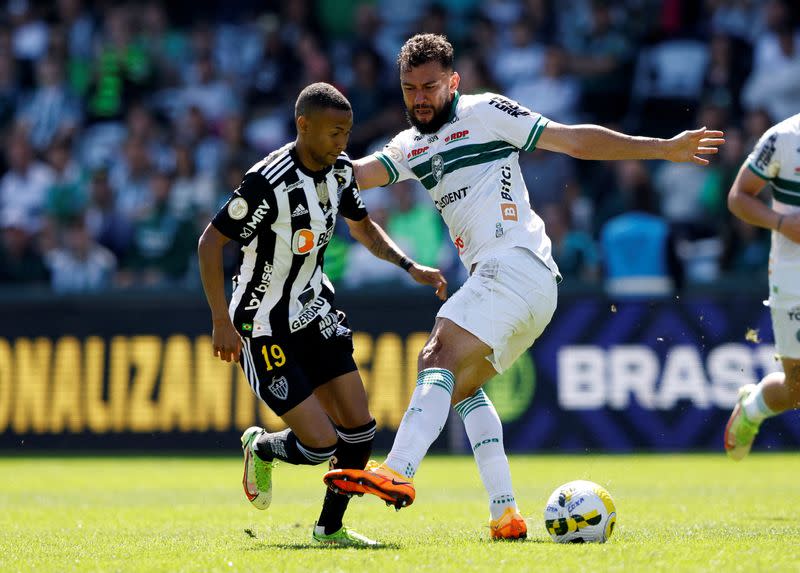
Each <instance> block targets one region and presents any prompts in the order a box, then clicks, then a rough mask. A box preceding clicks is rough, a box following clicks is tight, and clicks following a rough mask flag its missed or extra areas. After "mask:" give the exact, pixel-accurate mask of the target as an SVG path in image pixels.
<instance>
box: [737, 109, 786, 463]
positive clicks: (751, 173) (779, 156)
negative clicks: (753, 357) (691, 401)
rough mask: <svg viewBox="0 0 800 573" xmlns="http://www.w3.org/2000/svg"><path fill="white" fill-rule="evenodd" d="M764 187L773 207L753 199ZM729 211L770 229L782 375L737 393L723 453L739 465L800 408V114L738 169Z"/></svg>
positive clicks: (774, 325) (771, 294)
mask: <svg viewBox="0 0 800 573" xmlns="http://www.w3.org/2000/svg"><path fill="white" fill-rule="evenodd" d="M765 187H769V188H770V189H771V191H772V206H771V207H770V206H769V205H767V204H765V203H764V202H762V201H760V200H759V199H757V198H756V195H758V193H759V192H761V191H762V190H763V189H764V188H765ZM728 207H729V208H730V210H731V212H732V213H733V214H734V215H736V216H737V217H739V218H740V219H741V220H742V221H744V222H745V223H749V224H751V225H755V226H757V227H764V228H765V229H772V248H771V249H770V258H769V306H770V310H771V311H772V330H773V332H774V334H775V347H776V349H777V351H778V355H779V356H780V358H781V363H782V365H783V372H773V373H772V374H768V375H767V376H765V377H764V379H763V380H761V382H759V383H758V385H755V384H748V385H746V386H743V387H742V388H740V389H739V400H738V401H737V403H736V406H735V407H734V408H733V413H732V414H731V417H730V419H729V420H728V425H727V427H726V428H725V450H726V451H727V452H728V456H730V457H731V458H733V459H734V460H741V459H742V458H743V457H745V456H746V455H747V454H748V453H749V452H750V447H751V446H752V445H753V440H754V439H755V437H756V434H757V433H758V428H759V426H760V425H761V422H763V421H764V420H765V419H766V418H769V417H771V416H775V415H777V414H780V413H781V412H785V411H786V410H792V409H796V408H798V407H800V114H797V115H794V116H792V117H790V118H789V119H786V120H784V121H782V122H781V123H779V124H777V125H775V126H773V127H771V128H770V129H768V130H767V132H766V133H765V134H764V135H763V136H761V139H760V140H759V142H758V144H757V145H756V147H755V149H753V151H752V153H750V156H749V157H748V158H747V159H746V160H745V162H744V164H743V165H742V167H741V169H739V175H738V176H737V177H736V180H735V181H734V182H733V186H732V187H731V190H730V193H729V194H728Z"/></svg>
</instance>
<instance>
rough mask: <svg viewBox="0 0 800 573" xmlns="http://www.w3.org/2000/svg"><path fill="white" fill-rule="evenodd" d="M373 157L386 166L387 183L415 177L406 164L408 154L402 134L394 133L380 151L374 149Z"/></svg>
mask: <svg viewBox="0 0 800 573" xmlns="http://www.w3.org/2000/svg"><path fill="white" fill-rule="evenodd" d="M374 157H375V158H376V159H377V160H378V161H380V162H381V163H383V166H384V167H386V172H387V173H388V174H389V183H387V185H391V184H392V183H397V182H398V181H404V180H405V179H416V178H417V176H416V175H414V172H413V171H412V170H411V167H409V165H408V155H407V151H406V149H405V145H403V141H402V134H398V135H396V136H395V137H394V139H392V140H391V141H390V142H389V143H387V144H386V146H385V147H384V148H383V149H382V150H381V151H376V152H375V153H374Z"/></svg>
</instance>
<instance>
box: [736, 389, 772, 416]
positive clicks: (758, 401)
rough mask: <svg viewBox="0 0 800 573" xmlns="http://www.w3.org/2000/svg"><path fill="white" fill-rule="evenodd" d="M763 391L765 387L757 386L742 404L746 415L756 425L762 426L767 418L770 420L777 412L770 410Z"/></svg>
mask: <svg viewBox="0 0 800 573" xmlns="http://www.w3.org/2000/svg"><path fill="white" fill-rule="evenodd" d="M763 389H764V387H763V386H762V385H761V384H759V385H758V386H756V389H755V390H753V391H752V392H750V395H749V396H748V397H747V398H745V399H744V401H743V402H742V408H743V409H744V415H745V416H746V417H747V419H748V420H750V421H751V422H753V423H754V424H760V423H761V422H763V421H764V420H765V419H766V418H770V417H772V416H774V415H775V412H773V411H772V410H770V409H769V408H768V407H767V404H766V403H765V402H764V395H763V393H762V391H763Z"/></svg>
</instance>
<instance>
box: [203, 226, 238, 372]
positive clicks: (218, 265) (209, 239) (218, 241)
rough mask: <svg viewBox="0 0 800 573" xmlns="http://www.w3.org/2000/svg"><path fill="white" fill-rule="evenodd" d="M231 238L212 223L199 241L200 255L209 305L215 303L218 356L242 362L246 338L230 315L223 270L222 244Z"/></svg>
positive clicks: (215, 336)
mask: <svg viewBox="0 0 800 573" xmlns="http://www.w3.org/2000/svg"><path fill="white" fill-rule="evenodd" d="M228 241H229V239H228V238H227V237H226V236H225V235H223V234H222V233H220V232H219V231H218V230H217V229H216V228H215V227H214V225H212V224H210V223H209V224H208V226H207V227H206V230H205V231H203V234H202V235H201V236H200V241H199V242H198V244H197V256H198V260H199V263H200V279H201V280H202V282H203V290H204V291H205V293H206V300H207V301H208V306H209V307H211V320H212V322H213V331H212V334H211V340H212V344H213V346H214V356H219V357H220V359H222V360H224V361H225V362H230V361H231V360H233V361H236V362H238V361H239V353H240V351H241V349H242V340H241V338H240V337H239V333H238V332H236V328H235V327H234V326H233V323H232V322H231V319H230V316H229V315H228V304H227V300H226V299H225V286H224V285H225V276H224V273H223V270H222V247H224V246H225V243H227V242H228Z"/></svg>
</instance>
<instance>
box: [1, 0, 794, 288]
mask: <svg viewBox="0 0 800 573" xmlns="http://www.w3.org/2000/svg"><path fill="white" fill-rule="evenodd" d="M798 24H800V5H799V4H798V3H796V2H788V1H781V0H766V1H757V0H705V1H702V0H663V1H655V0H625V1H616V2H611V1H604V0H558V1H557V2H556V1H554V0H550V1H548V0H487V1H477V0H449V1H448V0H445V1H441V0H440V1H437V2H429V1H427V0H405V1H404V2H402V3H398V2H396V1H395V0H374V1H372V2H363V1H359V0H317V1H316V2H315V1H312V0H292V1H291V2H256V1H249V2H248V1H243V0H240V1H235V0H227V1H226V2H219V3H210V2H199V1H193V2H188V1H185V0H181V1H169V2H167V1H166V0H164V1H146V2H131V3H120V2H109V1H95V2H89V1H86V2H81V1H80V0H56V1H46V2H45V1H42V2H35V1H33V0H9V1H8V2H6V3H5V5H4V8H3V12H2V14H0V138H2V141H3V146H2V153H0V173H2V177H0V229H1V232H0V290H2V289H5V290H6V291H7V292H19V291H20V287H22V288H24V289H28V288H30V287H37V288H41V289H52V290H53V291H55V292H58V293H67V292H89V291H93V292H97V291H105V290H109V289H142V288H153V289H159V288H171V289H174V288H187V289H199V288H200V284H199V276H198V273H197V270H196V267H197V263H196V254H195V247H196V242H197V237H198V236H199V234H200V233H201V232H202V229H203V227H204V226H205V224H206V223H207V222H208V220H209V219H210V217H211V216H212V215H213V213H214V212H215V211H216V210H217V209H218V208H219V206H220V205H221V204H222V203H223V202H224V201H225V198H226V197H227V195H228V194H229V193H230V192H231V191H232V190H233V189H235V188H236V187H237V186H238V183H239V181H240V179H241V178H242V176H243V174H244V173H245V171H247V169H248V168H249V167H250V166H251V165H252V164H253V163H254V162H256V161H258V160H259V159H260V158H261V157H263V156H264V155H266V154H267V153H269V152H270V151H271V150H273V149H275V148H277V147H279V146H280V145H282V144H283V143H285V142H287V141H289V140H291V139H293V138H294V125H293V104H294V100H295V98H296V96H297V93H298V92H299V91H300V89H302V87H304V86H305V85H307V84H309V83H311V82H316V81H326V82H330V83H332V84H334V85H336V86H337V87H339V88H340V89H341V90H342V91H343V92H344V93H345V95H346V96H347V97H348V98H349V99H350V101H351V103H352V105H353V110H354V116H355V117H354V120H355V125H354V128H353V133H352V137H351V140H350V146H349V148H348V152H349V153H350V155H351V157H354V158H357V157H361V156H362V155H363V154H365V153H370V152H372V151H374V150H376V149H378V148H380V147H382V146H383V144H384V143H385V142H386V141H387V140H388V139H389V138H390V137H391V136H392V135H393V134H394V133H396V132H398V131H400V130H402V129H405V127H406V124H405V119H404V114H403V107H402V99H401V94H400V89H399V85H398V76H397V69H396V64H395V57H396V54H397V51H398V49H399V47H400V46H401V45H402V43H403V41H404V40H405V39H406V38H407V37H408V36H409V35H410V34H413V33H415V32H423V31H424V32H437V33H444V34H447V35H448V37H449V38H450V39H451V41H452V42H453V44H454V45H455V48H456V56H457V59H456V64H455V68H456V70H457V71H458V72H459V74H460V75H461V92H462V93H479V92H482V91H497V92H501V93H503V94H505V95H507V96H508V97H511V98H513V99H516V100H518V101H520V102H521V103H522V104H524V105H527V106H529V107H531V108H532V109H534V110H536V111H538V112H540V113H542V114H543V115H545V116H547V117H549V118H551V119H553V120H555V121H559V122H564V123H581V122H592V123H600V124H602V125H605V126H608V127H612V128H616V129H621V130H624V131H627V132H629V133H634V134H646V135H654V136H663V137H670V136H672V135H675V134H676V133H678V132H679V131H681V130H683V129H689V128H693V127H700V126H707V127H709V128H713V129H723V130H724V131H725V132H726V139H727V144H726V145H725V146H724V147H723V148H722V151H721V153H720V155H719V156H718V157H716V158H714V159H713V161H712V165H711V166H710V167H706V168H702V167H698V166H695V165H692V164H673V163H667V162H632V161H623V162H579V161H575V160H573V159H571V158H569V157H566V156H562V155H558V154H552V153H548V152H545V151H536V152H534V153H531V154H522V155H521V156H520V161H521V165H522V169H523V173H524V175H525V179H526V181H527V184H528V189H529V191H530V199H531V204H532V205H533V207H534V209H535V210H536V211H537V212H538V213H539V214H540V215H541V216H542V217H543V218H544V220H545V222H546V225H547V231H548V233H549V235H550V237H551V238H552V240H553V244H554V254H555V258H556V260H557V262H558V264H559V266H560V267H561V269H562V272H563V274H564V276H565V278H566V279H567V280H566V281H565V283H564V286H565V288H583V287H586V288H597V289H599V288H606V289H608V290H609V291H610V292H612V293H613V292H617V293H622V294H625V293H629V294H631V293H632V294H636V291H637V289H638V290H639V291H640V293H641V294H664V293H671V292H674V289H676V288H677V289H703V288H720V287H721V286H724V285H725V284H729V285H730V284H733V285H737V286H738V285H743V286H752V285H753V284H756V285H758V284H761V282H763V281H766V263H767V258H768V252H769V233H768V232H767V231H764V230H760V229H755V228H752V227H749V226H747V225H744V224H742V223H740V222H739V221H737V220H736V219H735V218H733V217H732V216H731V215H730V214H729V213H728V212H727V209H726V204H725V201H726V195H727V191H728V189H729V188H730V184H731V183H732V181H733V179H734V177H735V175H736V173H737V170H738V168H739V165H740V164H741V162H742V160H743V159H744V158H745V157H746V155H747V153H748V152H749V150H750V149H751V148H752V146H753V145H754V143H755V142H756V140H757V139H758V137H759V136H760V135H761V134H762V133H763V132H764V131H765V130H766V129H767V128H768V127H769V126H770V125H772V124H773V123H776V122H777V121H780V120H782V119H785V118H786V117H789V116H790V115H793V114H795V113H798V112H800V27H799V26H798ZM364 197H365V200H366V202H367V205H368V207H369V208H370V211H371V214H372V216H373V218H374V219H376V220H377V221H378V222H379V223H380V224H382V225H383V226H384V227H385V228H387V230H388V231H389V233H390V234H391V235H392V236H393V237H394V238H395V239H396V240H397V242H398V243H399V244H400V245H401V246H402V247H403V248H404V249H406V250H407V252H409V254H410V255H412V256H413V257H414V258H415V259H417V260H418V261H419V262H421V263H424V264H428V265H436V266H440V267H441V268H443V269H445V270H446V271H447V273H448V274H449V275H450V276H451V277H452V278H453V280H454V281H456V282H458V279H459V278H462V277H463V273H464V271H463V269H461V268H460V264H459V262H458V260H457V257H456V254H455V249H454V248H453V247H452V246H451V245H450V242H449V238H448V236H447V232H446V229H444V227H443V224H442V222H441V220H440V218H439V216H438V214H437V213H436V211H435V209H434V207H433V205H432V202H431V200H430V199H429V197H428V196H427V193H425V192H424V190H423V189H422V188H421V187H419V186H418V185H417V184H415V183H411V182H404V183H400V184H397V185H395V186H393V187H391V188H389V189H384V190H372V191H366V192H365V193H364ZM765 199H766V197H765ZM235 251H236V249H231V252H230V253H229V254H228V261H227V265H228V268H229V270H230V271H233V269H234V268H235V266H236V263H237V253H236V252H235ZM326 271H327V272H328V274H329V276H330V277H331V278H332V279H333V280H334V282H335V283H336V284H338V285H340V286H344V287H366V286H369V287H376V288H396V285H397V284H403V285H406V284H408V279H407V277H405V276H404V273H403V272H402V271H401V270H399V269H397V268H395V267H392V266H391V265H389V264H387V263H383V262H376V261H375V260H374V259H373V258H372V257H371V255H370V254H369V253H367V252H366V250H365V249H363V248H362V247H361V245H358V244H354V243H353V242H352V240H351V239H350V238H349V236H348V234H347V232H346V230H344V229H339V232H337V235H336V237H335V238H334V240H333V241H332V242H331V244H330V246H329V249H328V256H327V258H326ZM642 277H645V278H646V280H641V279H642ZM631 278H633V279H635V280H633V281H628V282H627V283H626V280H627V279H631ZM742 279H744V280H742Z"/></svg>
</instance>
